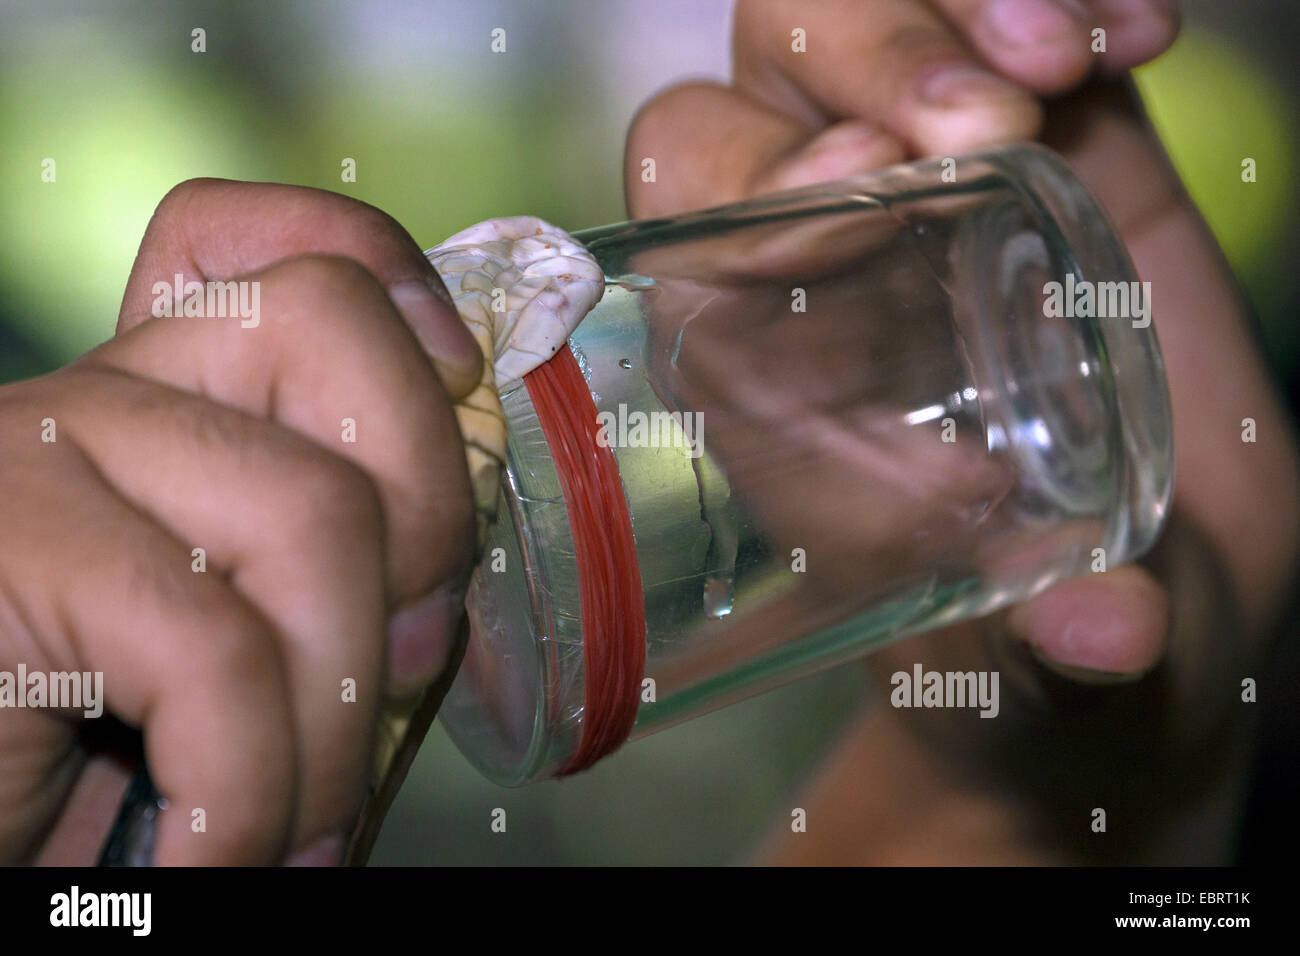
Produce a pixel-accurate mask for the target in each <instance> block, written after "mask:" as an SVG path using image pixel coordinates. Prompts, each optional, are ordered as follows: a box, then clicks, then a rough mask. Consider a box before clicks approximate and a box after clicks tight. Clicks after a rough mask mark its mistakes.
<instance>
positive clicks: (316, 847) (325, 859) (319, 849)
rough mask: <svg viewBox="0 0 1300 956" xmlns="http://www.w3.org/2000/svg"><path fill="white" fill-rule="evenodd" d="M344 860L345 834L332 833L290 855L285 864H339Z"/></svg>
mask: <svg viewBox="0 0 1300 956" xmlns="http://www.w3.org/2000/svg"><path fill="white" fill-rule="evenodd" d="M342 862H343V835H342V834H340V833H332V834H330V835H329V836H325V837H321V838H320V839H319V840H317V841H316V842H315V843H313V844H311V845H310V846H308V847H307V849H305V850H299V851H298V852H297V853H295V854H294V855H293V856H291V857H289V859H288V860H287V861H286V862H285V866H338V865H339V864H340V863H342Z"/></svg>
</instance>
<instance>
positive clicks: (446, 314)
mask: <svg viewBox="0 0 1300 956" xmlns="http://www.w3.org/2000/svg"><path fill="white" fill-rule="evenodd" d="M388 297H389V298H390V299H392V300H393V304H394V305H395V306H397V310H398V311H399V312H401V313H402V317H403V318H404V319H406V324H407V325H409V326H410V327H411V331H412V332H414V333H415V337H416V338H417V339H418V340H419V342H420V344H421V345H422V346H424V350H425V351H426V352H428V353H429V354H430V355H431V356H433V357H434V359H435V360H436V361H437V362H438V363H439V364H440V365H442V366H445V367H447V368H448V369H449V370H451V371H453V372H457V373H459V374H461V375H473V377H474V379H475V381H476V382H477V378H478V375H477V373H478V371H479V369H480V365H481V363H482V361H483V355H482V353H481V352H480V351H479V347H478V343H477V342H475V341H474V336H472V335H471V334H470V332H469V329H467V328H466V327H465V323H464V322H462V321H461V320H460V316H459V315H458V314H457V312H456V308H455V306H454V305H453V304H452V301H451V297H450V296H448V295H447V293H446V291H445V290H443V289H441V288H438V289H435V288H434V286H433V284H432V283H431V282H425V281H423V280H421V279H407V280H405V281H403V282H398V283H395V284H394V285H391V286H389V287H388Z"/></svg>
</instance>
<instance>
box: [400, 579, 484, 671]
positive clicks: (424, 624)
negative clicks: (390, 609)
mask: <svg viewBox="0 0 1300 956" xmlns="http://www.w3.org/2000/svg"><path fill="white" fill-rule="evenodd" d="M464 613H465V587H464V585H461V584H456V585H450V584H444V585H441V586H440V587H438V588H437V589H436V590H434V591H433V593H431V594H429V595H428V596H427V597H423V598H420V599H419V600H417V601H415V602H413V603H412V604H409V605H407V606H406V607H404V608H402V609H401V610H399V611H398V612H397V613H396V614H394V615H393V616H392V619H391V620H390V621H389V622H388V665H389V666H388V672H389V683H390V685H391V687H390V689H392V690H394V691H396V692H399V693H400V692H402V691H408V690H409V691H414V690H418V689H420V688H423V687H424V686H426V685H427V684H428V683H429V682H430V681H432V680H433V679H434V678H435V677H437V676H438V675H439V674H440V673H442V670H443V668H444V667H446V666H447V658H448V657H449V656H450V655H451V650H452V646H453V645H454V644H455V642H456V634H457V632H458V631H459V630H460V619H461V617H462V615H464Z"/></svg>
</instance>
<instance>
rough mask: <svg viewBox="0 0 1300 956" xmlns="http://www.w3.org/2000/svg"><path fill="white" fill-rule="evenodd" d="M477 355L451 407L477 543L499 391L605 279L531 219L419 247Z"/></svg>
mask: <svg viewBox="0 0 1300 956" xmlns="http://www.w3.org/2000/svg"><path fill="white" fill-rule="evenodd" d="M425 256H426V257H427V258H428V260H429V262H430V263H432V265H433V267H434V268H435V269H437V270H438V274H439V275H440V276H442V281H443V284H444V285H446V287H447V291H448V292H449V293H450V294H451V298H452V302H453V303H455V306H456V311H457V312H459V313H460V317H461V320H462V321H463V322H464V323H465V325H466V327H467V328H468V329H469V330H470V333H471V334H472V335H473V336H474V340H475V341H476V342H477V343H478V346H479V348H480V349H481V350H482V352H483V359H484V361H483V377H482V379H480V381H479V384H478V385H477V386H476V387H475V389H474V391H473V392H471V393H470V395H469V396H468V397H466V398H465V399H463V400H462V401H461V402H459V403H458V404H457V405H456V419H457V422H458V423H459V424H460V429H461V437H462V439H463V440H464V442H465V454H466V460H467V464H468V465H469V473H470V483H471V485H472V487H473V492H474V507H475V512H476V515H477V522H476V523H477V532H478V534H477V548H476V554H477V549H478V548H481V547H482V546H483V540H484V535H485V534H486V531H487V528H488V527H489V526H490V524H491V523H492V522H493V521H494V520H495V519H496V505H497V495H498V485H499V481H500V476H501V469H502V468H504V467H505V464H506V438H507V435H506V419H505V410H504V409H503V408H502V407H501V399H500V396H499V390H500V389H501V388H502V387H504V386H506V385H509V384H510V383H511V382H514V381H517V380H519V379H522V378H523V377H524V376H525V375H527V374H528V373H529V372H531V371H532V370H533V369H535V368H537V366H539V365H541V364H542V363H543V362H545V361H547V360H548V359H550V358H551V356H553V355H554V354H555V353H556V352H557V351H559V350H560V348H561V347H563V345H564V343H565V342H566V341H568V338H569V336H570V335H571V334H572V333H573V330H574V329H575V328H577V326H578V323H579V322H581V321H582V319H583V317H584V316H585V315H586V314H587V313H588V312H590V311H591V309H592V308H593V307H594V306H595V304H596V303H597V302H598V301H599V300H600V297H601V295H602V294H604V290H605V281H604V280H605V276H604V272H603V271H602V270H601V268H600V266H599V265H598V264H597V263H596V260H595V259H594V258H593V257H592V255H591V253H589V252H588V251H587V250H586V249H585V248H584V247H583V245H582V244H581V243H580V242H578V241H577V240H576V239H574V238H573V237H572V236H570V235H569V234H568V233H566V232H565V231H564V230H562V229H559V228H557V227H555V226H553V225H551V224H550V223H548V222H546V221H545V220H542V219H538V218H536V217H535V216H516V217H513V218H509V219H491V220H488V221H486V222H481V223H478V224H476V225H473V226H470V227H469V228H468V229H465V230H462V231H461V232H458V233H456V234H455V235H454V236H452V237H450V238H449V239H447V240H446V241H445V242H442V243H440V244H439V245H437V246H434V247H433V248H432V249H430V250H428V251H427V252H426V253H425Z"/></svg>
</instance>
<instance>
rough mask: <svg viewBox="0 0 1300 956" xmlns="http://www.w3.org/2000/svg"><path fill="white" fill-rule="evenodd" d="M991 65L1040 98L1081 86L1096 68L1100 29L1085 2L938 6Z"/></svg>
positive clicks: (948, 2)
mask: <svg viewBox="0 0 1300 956" xmlns="http://www.w3.org/2000/svg"><path fill="white" fill-rule="evenodd" d="M934 2H935V5H936V6H937V7H938V8H939V9H940V10H942V11H943V12H944V13H945V14H946V15H947V16H948V18H949V19H950V20H951V21H952V22H953V23H954V24H955V25H956V26H957V28H958V29H959V30H960V31H961V33H962V35H963V37H964V38H965V39H966V42H967V43H968V44H969V45H970V46H971V48H972V49H973V50H975V52H976V53H978V54H979V55H980V56H981V57H982V58H983V59H984V60H985V61H986V62H987V63H989V64H990V65H991V66H993V67H994V68H995V69H997V71H998V72H999V73H1001V74H1002V75H1003V76H1006V77H1008V78H1009V79H1012V80H1015V81H1016V82H1017V83H1021V84H1023V85H1024V86H1026V87H1028V88H1029V89H1031V90H1034V91H1035V92H1038V93H1059V92H1061V91H1063V90H1066V89H1069V88H1070V87H1072V86H1075V85H1076V84H1078V83H1079V82H1080V81H1081V80H1083V79H1084V77H1086V76H1087V75H1088V73H1089V72H1090V71H1091V70H1092V69H1093V67H1094V66H1095V65H1096V63H1097V59H1096V54H1094V53H1093V52H1092V44H1093V39H1092V30H1093V29H1094V28H1096V27H1098V26H1100V25H1101V24H1100V23H1099V20H1098V18H1097V17H1096V16H1095V15H1094V14H1093V12H1092V10H1091V9H1090V8H1089V7H1088V6H1086V5H1085V4H1084V3H1082V2H1080V0H934Z"/></svg>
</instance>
